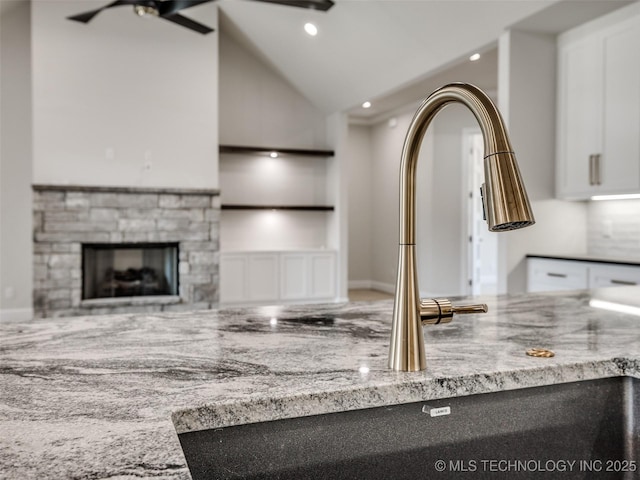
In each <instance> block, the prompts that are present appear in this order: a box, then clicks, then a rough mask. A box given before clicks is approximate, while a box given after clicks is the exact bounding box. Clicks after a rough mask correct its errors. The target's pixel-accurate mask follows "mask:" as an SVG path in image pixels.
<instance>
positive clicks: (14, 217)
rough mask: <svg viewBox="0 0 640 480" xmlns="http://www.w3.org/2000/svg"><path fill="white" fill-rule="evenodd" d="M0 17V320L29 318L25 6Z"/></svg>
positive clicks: (28, 36)
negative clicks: (0, 80) (0, 318)
mask: <svg viewBox="0 0 640 480" xmlns="http://www.w3.org/2000/svg"><path fill="white" fill-rule="evenodd" d="M14 3H15V5H14V6H12V7H10V9H6V10H5V11H4V12H3V14H2V16H0V69H1V70H2V83H1V84H0V217H1V220H2V222H1V223H0V225H1V226H0V316H1V317H2V318H3V319H4V318H8V317H13V318H22V319H25V318H30V317H31V315H32V300H31V299H32V291H33V282H32V278H31V277H32V275H31V271H32V263H33V254H32V243H31V224H32V221H31V218H32V213H31V205H32V203H31V175H32V172H31V171H32V167H31V53H30V47H31V29H30V25H29V20H30V4H29V2H14Z"/></svg>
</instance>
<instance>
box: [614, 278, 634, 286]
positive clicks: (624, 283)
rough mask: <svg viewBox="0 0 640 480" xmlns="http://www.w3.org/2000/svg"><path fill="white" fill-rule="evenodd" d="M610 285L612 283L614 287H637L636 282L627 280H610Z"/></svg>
mask: <svg viewBox="0 0 640 480" xmlns="http://www.w3.org/2000/svg"><path fill="white" fill-rule="evenodd" d="M611 283H613V284H614V285H637V284H638V282H632V281H629V280H613V279H612V280H611Z"/></svg>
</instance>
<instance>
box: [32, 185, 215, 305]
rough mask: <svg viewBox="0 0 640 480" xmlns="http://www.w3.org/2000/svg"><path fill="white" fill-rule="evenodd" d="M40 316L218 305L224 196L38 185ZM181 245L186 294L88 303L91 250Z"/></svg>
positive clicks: (36, 287) (36, 230) (36, 227)
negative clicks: (85, 247)
mask: <svg viewBox="0 0 640 480" xmlns="http://www.w3.org/2000/svg"><path fill="white" fill-rule="evenodd" d="M33 195H34V199H33V214H34V219H33V242H34V243H33V245H34V247H33V248H34V256H33V258H34V269H33V271H34V295H33V298H34V300H33V302H34V305H33V307H34V315H35V316H36V317H52V316H72V315H85V314H105V313H139V312H153V311H161V310H162V311H168V310H170V311H175V310H196V309H207V308H211V307H212V306H215V305H217V303H218V292H219V288H218V286H219V245H220V229H219V221H220V195H219V191H218V190H216V189H206V190H204V189H199V190H188V189H166V188H165V189H163V188H137V187H89V186H66V185H34V186H33ZM152 242H178V244H179V247H178V248H179V259H178V260H179V263H178V278H179V295H178V296H149V297H127V298H109V299H94V300H82V258H81V257H82V244H83V243H113V244H119V243H129V244H130V243H152Z"/></svg>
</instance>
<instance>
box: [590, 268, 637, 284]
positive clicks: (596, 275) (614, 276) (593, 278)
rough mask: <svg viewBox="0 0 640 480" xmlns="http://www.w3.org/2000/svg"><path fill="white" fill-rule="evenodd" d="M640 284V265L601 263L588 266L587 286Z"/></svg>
mask: <svg viewBox="0 0 640 480" xmlns="http://www.w3.org/2000/svg"><path fill="white" fill-rule="evenodd" d="M624 285H640V267H634V266H627V265H611V264H601V265H592V266H591V267H590V268H589V288H602V287H620V286H624Z"/></svg>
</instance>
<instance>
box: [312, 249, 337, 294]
mask: <svg viewBox="0 0 640 480" xmlns="http://www.w3.org/2000/svg"><path fill="white" fill-rule="evenodd" d="M309 260H310V263H311V272H310V274H311V288H310V291H309V296H310V297H311V298H327V299H329V298H333V297H335V296H336V280H335V278H336V256H335V254H334V253H329V252H327V253H314V254H311V257H310V259H309Z"/></svg>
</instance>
